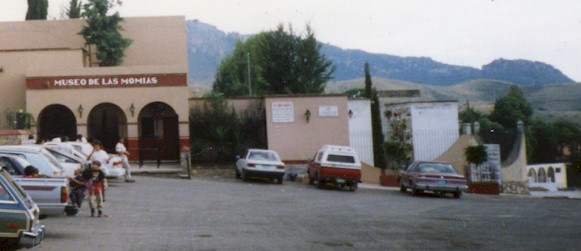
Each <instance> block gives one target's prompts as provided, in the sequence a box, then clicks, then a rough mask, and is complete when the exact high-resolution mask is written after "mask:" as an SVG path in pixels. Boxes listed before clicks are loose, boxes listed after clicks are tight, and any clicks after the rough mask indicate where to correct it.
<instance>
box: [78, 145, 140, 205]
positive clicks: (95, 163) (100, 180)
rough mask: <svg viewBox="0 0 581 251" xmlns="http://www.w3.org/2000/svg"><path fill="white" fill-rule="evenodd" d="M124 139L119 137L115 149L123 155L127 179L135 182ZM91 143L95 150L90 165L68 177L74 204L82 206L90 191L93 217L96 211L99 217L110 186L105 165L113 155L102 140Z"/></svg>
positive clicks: (88, 158)
mask: <svg viewBox="0 0 581 251" xmlns="http://www.w3.org/2000/svg"><path fill="white" fill-rule="evenodd" d="M123 141H124V139H123V138H120V139H119V142H118V143H117V145H116V147H115V150H116V152H117V154H118V155H119V156H120V157H121V160H122V161H121V162H122V165H123V168H124V169H125V181H126V182H135V180H134V179H132V177H131V168H130V166H129V160H128V158H127V156H128V155H129V152H128V151H127V149H126V147H125V145H124V144H123ZM91 144H92V145H93V151H92V152H91V154H89V156H87V160H88V161H90V166H89V167H85V168H82V169H79V170H77V171H76V173H75V177H67V178H68V179H69V183H70V184H71V196H70V197H71V201H72V202H73V204H75V205H76V206H77V207H78V208H80V207H81V205H82V202H83V200H84V198H85V193H86V191H88V193H89V206H90V208H91V217H95V213H97V217H102V216H103V203H104V201H105V188H107V187H108V183H107V179H106V177H105V172H104V170H103V168H104V167H103V165H106V164H108V163H109V161H110V160H111V156H109V154H108V153H107V152H105V150H103V145H102V144H101V142H100V141H98V140H95V141H93V142H91Z"/></svg>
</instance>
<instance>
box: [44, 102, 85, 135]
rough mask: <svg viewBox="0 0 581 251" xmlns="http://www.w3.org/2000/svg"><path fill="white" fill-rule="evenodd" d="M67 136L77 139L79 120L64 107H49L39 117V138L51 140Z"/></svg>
mask: <svg viewBox="0 0 581 251" xmlns="http://www.w3.org/2000/svg"><path fill="white" fill-rule="evenodd" d="M63 136H66V137H68V138H69V139H75V138H76V136H77V119H76V118H75V114H74V113H73V111H71V109H69V108H68V107H66V106H64V105H49V106H47V107H45V108H44V109H42V111H41V112H40V114H39V115H38V137H39V138H40V139H45V140H51V139H53V138H56V137H63Z"/></svg>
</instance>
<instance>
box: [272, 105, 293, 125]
mask: <svg viewBox="0 0 581 251" xmlns="http://www.w3.org/2000/svg"><path fill="white" fill-rule="evenodd" d="M294 121H295V117H294V106H293V102H291V101H282V102H272V122H274V123H291V122H294Z"/></svg>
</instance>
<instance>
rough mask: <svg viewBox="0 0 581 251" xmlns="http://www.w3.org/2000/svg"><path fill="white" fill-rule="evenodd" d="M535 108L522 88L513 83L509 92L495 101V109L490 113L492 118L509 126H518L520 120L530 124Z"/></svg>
mask: <svg viewBox="0 0 581 251" xmlns="http://www.w3.org/2000/svg"><path fill="white" fill-rule="evenodd" d="M531 115H533V108H532V107H531V105H530V104H529V103H528V102H527V100H526V98H525V97H524V94H523V92H522V90H521V89H520V88H519V87H518V86H516V85H513V86H511V87H510V91H509V92H508V94H507V95H506V96H504V97H502V98H500V99H498V100H496V102H495V103H494V110H493V111H492V113H491V114H490V120H492V121H496V122H498V123H500V124H501V125H502V126H504V127H507V128H516V123H517V121H518V120H520V121H522V122H523V123H524V124H525V125H528V123H529V120H530V117H531Z"/></svg>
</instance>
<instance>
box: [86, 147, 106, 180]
mask: <svg viewBox="0 0 581 251" xmlns="http://www.w3.org/2000/svg"><path fill="white" fill-rule="evenodd" d="M92 145H93V151H92V152H91V154H89V156H87V160H89V161H93V160H98V161H99V162H100V164H101V165H100V166H101V169H103V171H104V172H105V174H107V169H106V168H105V167H104V165H108V164H109V160H111V156H109V154H107V152H105V150H103V145H102V144H101V141H98V140H95V141H93V144H92Z"/></svg>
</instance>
